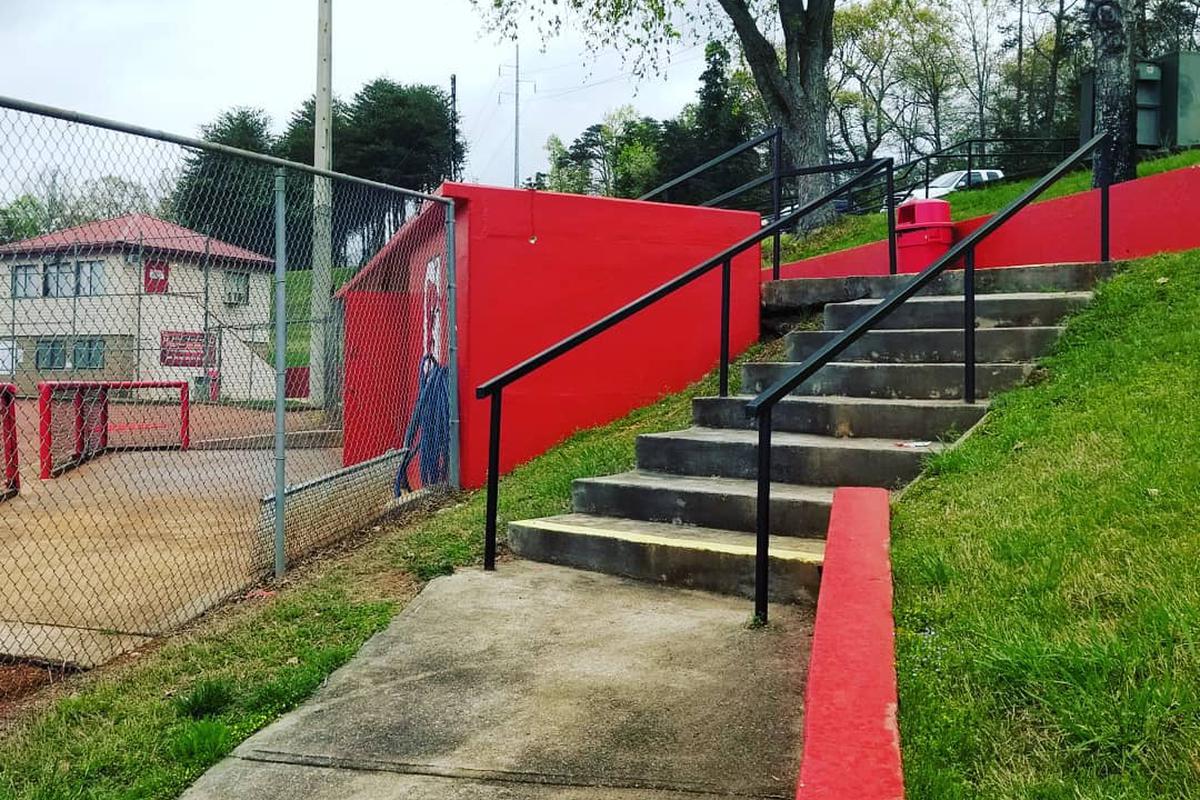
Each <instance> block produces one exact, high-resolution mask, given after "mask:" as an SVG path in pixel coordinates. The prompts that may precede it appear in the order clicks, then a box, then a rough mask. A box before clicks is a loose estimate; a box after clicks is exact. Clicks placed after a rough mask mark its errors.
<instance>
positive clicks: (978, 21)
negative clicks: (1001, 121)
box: [955, 0, 1002, 138]
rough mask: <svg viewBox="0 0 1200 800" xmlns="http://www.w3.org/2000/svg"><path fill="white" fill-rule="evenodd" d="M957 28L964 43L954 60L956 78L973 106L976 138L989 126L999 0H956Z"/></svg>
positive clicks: (984, 136) (997, 53) (997, 56)
mask: <svg viewBox="0 0 1200 800" xmlns="http://www.w3.org/2000/svg"><path fill="white" fill-rule="evenodd" d="M955 14H956V16H957V17H958V25H959V28H960V29H961V30H962V31H963V33H964V34H965V36H966V41H967V46H966V47H965V48H963V52H962V53H961V57H960V58H959V60H958V73H959V79H960V80H961V81H962V84H963V86H964V87H965V88H966V91H967V94H969V95H970V97H971V103H972V104H973V105H974V106H975V126H976V130H977V131H978V132H979V136H980V138H987V136H988V133H989V132H990V130H991V128H990V126H989V117H990V112H991V109H990V107H989V105H990V104H991V103H992V102H993V101H994V97H993V94H994V92H995V90H996V77H997V71H998V68H999V64H998V62H999V60H1000V53H999V47H998V45H999V41H998V37H997V36H996V29H997V27H998V23H999V21H1000V18H1001V14H1002V10H1001V8H1000V2H999V0H958V3H957V5H956V6H955Z"/></svg>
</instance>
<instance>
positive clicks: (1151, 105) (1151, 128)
mask: <svg viewBox="0 0 1200 800" xmlns="http://www.w3.org/2000/svg"><path fill="white" fill-rule="evenodd" d="M1162 76H1163V70H1162V67H1160V66H1159V64H1158V63H1156V62H1154V61H1139V62H1138V63H1137V67H1136V75H1135V80H1136V88H1135V93H1136V103H1137V112H1136V113H1137V144H1138V147H1154V148H1158V147H1163V146H1168V147H1169V146H1171V144H1172V143H1171V142H1170V141H1168V140H1165V139H1164V138H1163V132H1162V127H1163V126H1162V123H1161V117H1162V108H1163V89H1164V87H1163V77H1162ZM1079 84H1080V85H1079V143H1080V144H1083V143H1084V142H1086V141H1087V140H1088V139H1090V138H1092V136H1094V135H1095V133H1096V76H1095V73H1094V72H1093V71H1092V70H1086V71H1085V72H1083V74H1082V75H1080V79H1079Z"/></svg>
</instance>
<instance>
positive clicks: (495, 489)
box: [483, 389, 504, 572]
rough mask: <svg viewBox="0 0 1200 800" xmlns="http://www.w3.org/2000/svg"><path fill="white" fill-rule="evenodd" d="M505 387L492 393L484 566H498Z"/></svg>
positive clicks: (491, 568) (488, 568)
mask: <svg viewBox="0 0 1200 800" xmlns="http://www.w3.org/2000/svg"><path fill="white" fill-rule="evenodd" d="M503 394H504V389H496V390H495V392H493V393H492V414H491V427H490V428H489V429H488V470H487V512H486V513H487V521H486V528H485V533H484V540H483V568H484V569H485V570H488V571H489V572H490V571H491V570H494V569H495V568H496V508H497V505H498V499H499V493H500V398H501V396H502V395H503Z"/></svg>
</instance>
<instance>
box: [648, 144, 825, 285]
mask: <svg viewBox="0 0 1200 800" xmlns="http://www.w3.org/2000/svg"><path fill="white" fill-rule="evenodd" d="M767 142H770V143H771V171H770V172H768V173H767V174H766V175H763V176H761V177H759V178H755V179H754V180H752V181H749V182H747V183H745V184H743V185H741V186H739V187H738V188H736V189H733V190H731V191H728V192H725V193H724V194H722V195H720V196H719V197H717V198H714V199H712V200H709V201H707V202H705V203H701V205H702V206H715V205H717V204H719V203H724V202H727V201H729V200H732V199H733V198H735V197H740V196H741V195H743V194H745V193H746V192H749V191H751V190H753V189H757V188H758V187H760V186H763V185H765V184H767V183H770V184H771V219H772V220H773V221H775V222H778V221H779V217H780V216H781V215H782V213H783V128H774V129H772V130H769V131H767V132H766V133H764V134H761V135H759V136H756V137H754V138H753V139H750V140H749V141H746V142H742V143H741V144H739V145H737V146H736V147H732V148H730V149H729V150H726V151H725V152H724V153H721V154H720V155H719V156H714V157H713V158H710V159H709V160H708V161H705V162H704V163H703V164H701V165H700V166H698V167H695V168H694V169H690V170H688V171H687V172H685V173H683V174H682V175H680V176H679V177H678V178H674V179H673V180H669V181H667V182H666V183H664V184H663V185H661V186H658V187H656V188H654V189H651V190H650V191H648V192H646V193H645V194H644V195H642V196H641V197H639V198H638V200H651V199H653V198H655V197H657V196H658V195H660V194H662V193H663V192H666V191H669V190H671V189H673V188H675V187H676V186H679V185H680V184H682V183H685V182H686V181H689V180H691V179H692V178H694V177H696V176H697V175H700V174H701V173H704V172H707V171H708V170H710V169H712V168H713V167H716V166H718V165H720V164H723V163H725V162H726V161H728V160H730V159H731V158H736V157H738V156H740V155H741V154H742V153H745V152H747V151H750V150H753V149H754V148H756V147H758V146H759V145H762V144H765V143H767ZM830 171H832V170H830ZM782 237H783V229H782V228H781V229H779V230H777V231H776V232H775V234H774V236H773V242H772V245H771V265H772V266H771V274H772V276H773V277H774V278H775V279H776V280H778V279H779V268H780V258H781V255H782V252H783V238H782Z"/></svg>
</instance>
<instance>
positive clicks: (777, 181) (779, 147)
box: [771, 128, 783, 281]
mask: <svg viewBox="0 0 1200 800" xmlns="http://www.w3.org/2000/svg"><path fill="white" fill-rule="evenodd" d="M773 149H774V151H775V152H774V161H775V163H774V164H773V165H772V166H773V169H774V179H773V180H772V181H771V205H772V207H773V210H774V212H775V213H774V221H775V222H779V218H780V216H782V214H783V128H778V129H776V131H775V139H774V147H773ZM782 237H783V233H782V232H781V231H776V232H775V236H774V237H772V238H773V239H774V242H773V244H772V249H773V250H774V257H773V259H772V261H771V279H772V280H776V281H777V280H779V268H780V263H779V261H780V249H781V243H780V240H781V239H782Z"/></svg>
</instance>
